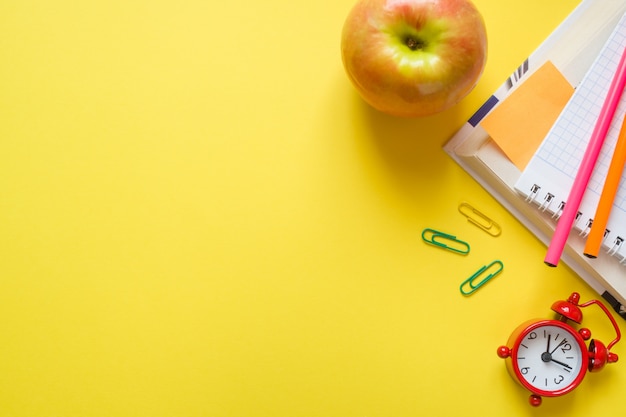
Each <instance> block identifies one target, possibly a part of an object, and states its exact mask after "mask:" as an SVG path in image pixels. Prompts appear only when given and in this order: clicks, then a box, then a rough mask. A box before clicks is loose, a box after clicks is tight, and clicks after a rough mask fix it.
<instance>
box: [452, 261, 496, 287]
mask: <svg viewBox="0 0 626 417" xmlns="http://www.w3.org/2000/svg"><path fill="white" fill-rule="evenodd" d="M494 265H495V266H494ZM494 268H496V269H495V270H494ZM503 269H504V265H503V264H502V262H501V261H493V262H492V263H490V264H489V265H485V266H483V267H482V268H480V269H479V270H478V271H476V272H475V273H474V275H472V276H471V277H469V278H468V279H466V280H465V281H463V282H462V283H461V287H460V289H461V293H462V294H463V295H472V294H473V293H474V291H476V290H477V289H479V288H480V287H482V286H483V285H485V284H486V283H487V281H489V280H490V279H492V278H493V277H495V276H496V275H498V274H499V273H500V272H502V270H503ZM481 277H484V278H482V279H481V280H480V282H478V283H476V280H477V279H479V278H481Z"/></svg>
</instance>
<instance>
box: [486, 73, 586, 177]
mask: <svg viewBox="0 0 626 417" xmlns="http://www.w3.org/2000/svg"><path fill="white" fill-rule="evenodd" d="M573 93H574V87H572V86H571V85H570V83H569V82H568V81H567V80H566V79H565V77H563V75H562V74H561V73H560V72H559V70H558V69H557V68H556V67H555V66H554V64H552V63H551V62H550V61H548V62H546V63H545V64H544V65H542V66H541V67H540V68H539V69H538V70H537V71H535V72H534V73H533V74H532V75H531V76H530V77H529V78H528V79H527V80H526V82H524V83H523V84H521V85H520V86H519V87H518V88H517V90H515V91H514V92H513V93H511V95H510V96H509V97H507V98H506V99H505V100H504V101H503V102H502V103H501V104H500V105H499V106H497V107H496V108H495V109H493V111H492V112H491V113H489V115H487V116H486V117H485V118H484V119H483V121H482V122H481V126H482V127H483V128H484V129H485V130H486V131H487V133H489V136H491V138H492V139H493V140H494V141H495V142H496V143H497V144H498V146H499V147H500V148H501V149H502V151H503V152H504V153H505V155H506V156H507V157H508V158H509V159H510V160H511V161H512V162H513V163H514V164H515V166H517V167H518V168H519V169H520V170H522V171H523V170H524V168H526V165H527V164H528V161H530V158H531V157H532V156H533V154H534V153H535V151H536V150H537V148H538V147H539V145H540V144H541V142H542V141H543V139H544V138H545V136H546V135H547V134H548V131H549V130H550V128H551V127H552V125H553V124H554V122H555V121H556V119H557V117H558V116H559V114H560V113H561V111H562V110H563V107H565V105H566V104H567V102H568V101H569V99H570V97H571V96H572V94H573Z"/></svg>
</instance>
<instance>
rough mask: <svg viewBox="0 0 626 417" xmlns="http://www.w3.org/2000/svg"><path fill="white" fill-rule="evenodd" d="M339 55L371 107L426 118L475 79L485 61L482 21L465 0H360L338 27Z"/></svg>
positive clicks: (470, 86) (462, 93) (447, 104)
mask: <svg viewBox="0 0 626 417" xmlns="http://www.w3.org/2000/svg"><path fill="white" fill-rule="evenodd" d="M341 56H342V59H343V64H344V67H345V69H346V72H347V73H348V76H349V77H350V80H351V81H352V83H353V84H354V86H355V87H356V89H357V90H358V92H359V93H360V95H361V96H362V97H363V99H364V100H365V101H366V102H368V103H369V104H370V105H372V106H373V107H374V108H376V109H378V110H380V111H382V112H385V113H388V114H391V115H394V116H403V117H420V116H428V115H432V114H435V113H438V112H441V111H443V110H446V109H448V108H450V107H452V106H453V105H455V104H456V103H458V102H459V101H460V100H461V99H462V98H463V97H465V96H466V95H467V94H468V93H469V92H470V91H471V90H472V89H473V88H474V86H475V85H476V83H477V82H478V79H479V78H480V76H481V74H482V72H483V69H484V67H485V63H486V60H487V34H486V30H485V23H484V21H483V18H482V16H481V14H480V13H479V12H478V10H477V9H476V7H475V6H474V5H473V4H472V3H471V2H470V1H468V0H359V1H358V2H357V3H356V5H355V6H354V7H353V9H352V11H351V12H350V14H349V15H348V17H347V19H346V21H345V24H344V27H343V33H342V38H341Z"/></svg>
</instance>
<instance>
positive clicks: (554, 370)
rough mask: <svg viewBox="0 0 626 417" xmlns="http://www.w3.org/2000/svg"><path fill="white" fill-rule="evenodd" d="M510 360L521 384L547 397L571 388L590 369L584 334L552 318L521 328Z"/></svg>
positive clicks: (563, 392)
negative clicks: (583, 338) (588, 367)
mask: <svg viewBox="0 0 626 417" xmlns="http://www.w3.org/2000/svg"><path fill="white" fill-rule="evenodd" d="M511 359H512V361H513V369H514V370H515V373H516V375H517V377H518V378H519V380H520V382H522V385H524V386H526V387H527V388H528V389H530V390H531V391H533V392H535V393H538V394H540V395H546V396H555V395H561V394H565V393H566V392H569V391H571V390H572V389H573V388H575V387H576V386H577V385H578V384H579V383H580V382H581V381H582V378H583V377H584V374H585V372H586V370H587V368H586V366H587V365H586V362H587V350H586V346H585V343H584V341H583V340H582V337H581V336H580V335H579V334H578V333H576V332H575V331H574V330H573V329H572V328H571V327H569V326H567V325H565V324H563V323H561V322H558V321H553V320H551V321H547V322H538V323H535V324H534V325H531V326H529V327H528V328H526V329H525V330H524V331H522V333H521V334H520V335H519V337H518V339H517V343H516V344H515V346H514V347H513V350H512V355H511Z"/></svg>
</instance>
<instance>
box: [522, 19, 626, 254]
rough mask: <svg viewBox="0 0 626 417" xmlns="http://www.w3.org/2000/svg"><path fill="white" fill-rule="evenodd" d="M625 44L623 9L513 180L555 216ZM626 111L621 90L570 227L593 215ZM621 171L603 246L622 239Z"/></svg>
mask: <svg viewBox="0 0 626 417" xmlns="http://www.w3.org/2000/svg"><path fill="white" fill-rule="evenodd" d="M625 47H626V14H625V15H624V16H622V18H621V19H620V21H619V23H618V25H617V27H616V28H615V30H614V31H613V33H612V34H611V36H610V37H609V39H608V40H607V42H606V44H605V45H604V47H603V48H602V50H601V52H600V54H599V55H598V57H597V58H596V60H595V61H594V64H593V65H592V66H591V68H590V70H589V71H588V73H587V74H586V75H585V77H584V78H583V80H582V82H581V83H580V85H579V86H578V88H577V89H576V91H575V92H574V94H573V96H572V98H571V99H570V101H569V102H568V103H567V105H566V106H565V108H564V109H563V111H562V113H561V115H560V116H559V118H558V119H557V121H556V122H555V124H554V126H553V127H552V128H551V130H550V132H549V133H548V135H547V136H546V138H545V139H544V141H543V142H542V144H541V146H540V147H539V148H538V149H537V152H536V153H535V155H534V156H533V157H532V159H531V161H530V163H529V164H528V166H527V167H526V169H525V170H524V172H523V173H522V175H521V177H520V178H519V180H518V181H517V183H516V184H515V189H516V190H517V191H518V192H519V193H521V194H522V195H524V196H525V197H526V198H527V199H528V200H529V201H531V200H532V202H533V203H534V204H537V205H539V208H540V209H541V210H544V211H547V212H549V213H552V214H554V216H555V218H556V217H558V215H559V214H560V211H561V210H562V204H564V202H565V201H567V198H568V195H569V192H570V189H571V186H572V184H573V182H574V178H575V177H576V173H577V172H578V168H579V166H580V162H581V160H582V157H583V155H584V153H585V151H586V149H587V144H588V142H589V139H590V137H591V133H592V131H593V129H594V127H595V124H596V121H597V119H598V116H599V114H600V109H601V108H602V105H603V103H604V99H605V98H606V96H607V93H608V90H609V87H610V84H611V81H612V79H613V76H614V74H615V71H616V70H617V66H618V63H619V60H620V57H621V55H622V52H623V51H624V48H625ZM625 113H626V94H623V95H622V98H621V100H620V103H619V105H618V107H617V111H616V113H615V117H614V118H613V121H612V122H611V126H610V128H609V132H608V135H607V137H606V139H605V143H604V145H603V147H602V151H601V153H600V156H599V158H598V161H597V163H596V166H595V169H594V171H593V174H592V176H591V179H590V181H589V185H588V187H587V190H586V192H585V194H584V197H583V200H582V202H581V205H580V209H579V211H580V215H579V216H578V217H577V219H576V222H575V224H574V228H575V229H577V230H578V231H579V232H581V233H585V232H587V231H588V227H589V225H590V220H592V219H593V216H594V214H595V211H596V207H597V205H598V201H599V200H600V195H601V193H602V188H603V186H604V179H605V177H606V174H607V172H608V169H609V165H610V162H611V158H612V156H613V149H614V148H615V143H616V141H617V136H618V134H619V129H620V127H621V124H622V120H623V118H624V114H625ZM625 176H626V175H625V174H624V173H622V181H621V182H620V187H619V190H618V192H617V195H616V197H615V202H614V207H613V209H612V211H611V216H610V218H609V222H608V224H607V229H608V230H610V233H609V234H608V235H607V237H606V239H605V246H608V247H611V245H613V244H614V242H615V239H617V238H618V237H623V238H626V180H624V177H625ZM622 256H623V254H622Z"/></svg>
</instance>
